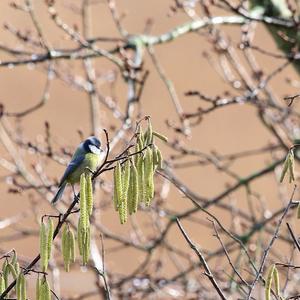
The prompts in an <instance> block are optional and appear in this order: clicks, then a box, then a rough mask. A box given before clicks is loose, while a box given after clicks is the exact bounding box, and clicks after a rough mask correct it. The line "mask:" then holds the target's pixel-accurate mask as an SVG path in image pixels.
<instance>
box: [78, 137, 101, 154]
mask: <svg viewBox="0 0 300 300" xmlns="http://www.w3.org/2000/svg"><path fill="white" fill-rule="evenodd" d="M83 148H84V150H85V151H86V152H92V153H94V154H100V152H101V151H102V149H101V142H100V141H99V139H97V138H96V137H95V136H90V137H89V138H87V139H86V140H85V141H84V142H83Z"/></svg>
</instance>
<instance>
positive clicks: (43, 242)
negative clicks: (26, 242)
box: [40, 218, 54, 272]
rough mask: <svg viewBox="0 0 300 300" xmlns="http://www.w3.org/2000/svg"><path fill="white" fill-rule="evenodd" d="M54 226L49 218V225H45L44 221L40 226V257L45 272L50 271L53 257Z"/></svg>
mask: <svg viewBox="0 0 300 300" xmlns="http://www.w3.org/2000/svg"><path fill="white" fill-rule="evenodd" d="M53 233H54V225H53V221H52V219H51V218H48V224H47V226H46V225H45V223H44V221H43V220H42V222H41V226H40V255H41V267H42V270H43V272H46V271H47V269H48V263H49V259H50V256H51V248H52V242H53Z"/></svg>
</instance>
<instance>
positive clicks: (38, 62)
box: [0, 0, 300, 299]
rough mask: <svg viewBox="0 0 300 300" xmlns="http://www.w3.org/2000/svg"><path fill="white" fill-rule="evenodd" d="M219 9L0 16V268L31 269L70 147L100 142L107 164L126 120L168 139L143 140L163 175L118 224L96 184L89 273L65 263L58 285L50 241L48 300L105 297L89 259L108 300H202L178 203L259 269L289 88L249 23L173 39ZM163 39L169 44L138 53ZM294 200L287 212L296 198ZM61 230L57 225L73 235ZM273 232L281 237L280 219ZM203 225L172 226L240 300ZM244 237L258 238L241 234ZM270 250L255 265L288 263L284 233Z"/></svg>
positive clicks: (38, 8)
mask: <svg viewBox="0 0 300 300" xmlns="http://www.w3.org/2000/svg"><path fill="white" fill-rule="evenodd" d="M243 2H245V1H243ZM226 3H227V1H171V0H163V1H158V0H153V1H138V0H122V1H100V0H90V1H87V0H86V1H80V0H76V1H68V0H57V1H49V0H48V1H36V0H32V1H21V0H20V1H15V2H13V1H6V0H3V1H1V2H0V16H1V18H0V20H1V29H0V67H1V70H0V91H1V93H0V102H1V110H2V118H1V128H0V139H1V142H2V143H1V145H0V165H1V168H0V172H1V173H0V175H1V179H2V180H1V185H0V190H1V203H2V205H1V210H0V229H1V230H0V241H1V244H0V250H1V253H2V254H5V253H7V252H8V251H9V250H10V249H15V250H16V251H17V253H18V257H19V259H20V261H21V263H20V264H21V266H22V265H23V266H26V264H27V263H28V262H30V261H31V260H32V259H33V258H34V257H35V255H36V254H38V252H39V244H38V230H39V225H38V223H39V220H40V217H41V216H42V215H44V214H59V213H63V212H65V211H66V209H67V207H68V206H69V205H70V203H71V199H72V192H71V188H70V189H68V191H67V192H66V194H65V196H64V201H63V203H60V204H59V205H58V206H57V207H55V208H53V207H52V206H51V204H50V203H49V201H51V198H52V197H53V194H54V193H55V191H56V186H57V184H58V181H59V179H60V177H61V175H62V174H63V171H64V169H65V166H66V164H67V162H68V161H69V160H70V155H72V153H73V151H74V150H75V149H76V147H77V145H78V144H79V143H80V142H81V141H82V140H83V139H85V138H86V137H88V136H89V135H91V134H95V135H96V136H98V137H100V138H101V140H102V143H103V145H105V143H106V142H105V135H104V134H103V130H102V129H106V130H107V132H108V135H109V139H110V141H111V146H112V147H111V152H110V158H111V159H112V158H114V157H116V156H117V155H118V154H120V153H121V151H122V149H124V147H126V146H128V144H129V143H130V142H131V138H132V137H133V134H134V130H135V123H136V121H138V120H140V119H142V118H143V117H145V116H150V117H151V122H152V126H153V128H154V130H156V131H157V132H159V133H161V134H163V135H165V136H167V137H168V142H167V143H165V142H163V141H160V140H159V139H158V140H157V145H158V147H159V148H160V149H161V151H162V153H163V156H164V158H165V169H164V170H162V171H161V172H159V173H157V174H156V176H155V183H156V185H155V186H156V193H155V198H154V200H153V203H152V205H151V207H150V208H145V207H141V208H140V210H139V211H138V212H137V213H136V214H134V215H133V216H130V217H129V220H128V222H127V223H126V224H125V225H121V224H120V222H119V216H118V213H117V212H115V210H114V208H113V205H112V173H111V171H110V172H105V173H103V174H102V175H101V176H100V177H99V178H98V179H97V183H96V187H95V188H96V193H95V211H94V214H93V225H94V227H93V242H92V244H93V243H94V247H95V248H94V250H93V251H94V254H93V255H92V258H91V263H90V266H88V267H81V265H80V259H78V261H77V262H76V264H74V266H73V267H71V272H70V273H66V272H65V271H64V270H63V267H62V258H61V254H60V241H59V238H58V239H56V240H55V251H54V254H53V258H52V259H51V263H50V271H49V274H48V278H49V281H50V282H51V287H52V288H53V290H54V291H55V292H56V294H57V296H58V299H85V298H87V299H100V298H101V297H103V299H104V298H105V296H103V295H104V294H105V293H104V292H103V280H102V278H101V277H99V276H98V275H97V273H96V272H95V271H94V269H93V266H97V262H98V265H99V263H100V265H101V266H102V263H103V261H102V259H103V257H101V251H102V249H103V248H104V249H105V256H104V261H105V270H106V272H107V278H108V283H109V284H110V288H111V294H112V298H116V299H140V298H142V297H143V298H147V299H216V298H217V297H218V296H217V294H216V292H215V291H214V290H213V288H212V286H211V284H210V282H209V280H208V278H207V277H206V276H205V275H203V268H202V267H201V266H197V267H196V265H197V264H198V258H197V256H196V255H195V254H194V253H193V251H192V250H191V249H190V248H189V245H188V244H187V243H186V241H185V240H184V238H183V236H182V234H181V232H180V231H179V229H178V227H177V226H176V222H174V219H172V218H174V216H181V214H184V213H185V212H188V211H190V210H192V209H194V207H195V205H194V204H193V202H191V201H190V199H189V197H190V198H192V199H194V200H196V201H197V202H198V203H199V204H200V205H206V204H205V203H209V202H210V201H216V204H215V205H209V206H208V208H207V209H208V211H209V212H210V213H212V214H213V215H214V216H215V217H216V218H217V219H218V220H219V221H220V222H221V223H222V225H223V226H224V227H225V228H226V229H227V230H228V231H230V232H231V233H232V234H233V235H234V236H236V237H238V238H240V239H241V240H242V241H243V242H244V243H245V246H246V248H247V249H248V252H249V255H250V256H251V258H252V260H253V262H254V263H256V264H257V266H259V264H260V262H261V257H262V254H263V251H264V249H265V247H266V245H267V243H268V241H269V240H270V238H271V237H272V236H273V233H274V230H275V228H276V224H277V223H276V220H277V217H280V216H281V215H282V212H283V211H282V208H283V207H285V206H286V204H287V202H288V200H289V198H290V196H291V192H292V190H293V184H290V185H289V184H288V180H286V181H285V182H284V183H283V184H280V183H279V177H280V174H281V170H282V164H283V162H284V158H285V155H286V153H287V151H288V149H289V147H290V146H292V145H293V143H295V141H296V140H297V139H298V138H300V136H299V129H298V124H299V123H298V117H299V116H298V108H299V105H298V103H297V100H295V101H294V103H293V104H292V106H290V107H288V106H287V101H286V100H284V97H286V96H288V95H294V94H297V91H298V90H299V85H300V83H299V81H298V74H297V72H296V70H295V69H294V67H293V65H292V62H291V61H290V62H289V61H288V60H287V59H286V57H285V54H284V53H283V52H281V51H280V50H279V49H278V48H277V45H276V40H275V39H274V36H272V35H271V34H270V30H269V28H267V27H266V26H265V24H264V22H263V21H262V22H254V21H251V22H250V21H249V20H248V21H243V22H241V21H239V19H236V20H234V21H235V22H236V24H229V25H228V24H221V25H215V24H213V22H212V23H210V24H207V25H205V26H204V25H203V26H201V28H200V27H198V30H194V29H193V28H192V27H190V29H187V30H186V31H185V32H183V31H184V30H183V31H182V32H181V33H180V29H178V31H176V28H177V27H178V26H181V27H179V28H188V26H190V24H196V25H197V26H199V24H197V23H196V22H197V21H199V20H208V19H209V18H210V19H211V18H213V17H217V16H220V17H226V16H236V17H237V16H238V14H237V13H236V12H233V11H231V8H230V7H229V6H228V5H226ZM236 4H237V3H233V5H236ZM235 22H232V23H235ZM221 23H222V22H221ZM224 23H226V19H225V21H224ZM278 30H279V29H278ZM126 32H127V33H128V34H127V33H126ZM170 32H179V34H178V36H177V35H173V36H171V34H169V35H167V40H163V39H161V40H157V41H155V42H153V40H154V39H155V37H156V38H157V37H159V36H161V35H162V34H165V33H170ZM143 37H144V40H143V39H142V38H143ZM151 37H152V38H153V40H152V41H151ZM135 38H136V39H135ZM138 38H140V40H138ZM141 41H142V42H144V44H142V42H141ZM245 41H246V42H245ZM140 44H141V45H140ZM245 45H246V46H245ZM249 45H250V46H249ZM251 46H253V47H251ZM99 49H100V51H99ZM48 50H49V51H50V57H48V58H47V51H48ZM101 51H102V52H101ZM264 51H265V52H264ZM103 53H104V56H103V55H102V54H103ZM107 53H111V54H112V55H113V59H111V57H110V56H109V55H107ZM114 58H116V60H117V62H115V61H113V60H114ZM251 93H252V94H251ZM249 94H250V95H252V96H250V98H247V96H249ZM239 97H240V98H239ZM219 100H220V101H219ZM230 102H232V103H230ZM143 124H144V126H145V127H144V128H146V124H147V123H146V122H144V123H143ZM49 149H50V150H49ZM49 153H50V154H49ZM268 168H269V169H268ZM297 176H298V173H297V167H296V180H297ZM236 185H237V186H236ZM232 187H234V188H233V189H232ZM76 188H77V190H78V187H76ZM186 191H187V194H188V195H187V194H186ZM294 197H295V198H294V200H295V201H296V200H297V199H298V190H296V193H295V196H294ZM219 204H220V205H219ZM222 204H223V206H222ZM196 210H197V209H196ZM76 217H77V216H76V215H72V216H71V222H74V224H76ZM287 217H288V218H289V223H290V224H291V226H292V227H293V230H294V233H295V234H296V235H297V232H298V231H299V230H298V228H297V227H298V221H297V219H296V217H295V215H294V213H293V212H292V211H291V212H290V213H288V215H287ZM170 220H171V221H170ZM172 220H173V221H172ZM211 220H212V217H211V216H208V215H207V214H206V213H205V212H203V211H201V210H200V209H198V210H197V211H195V212H194V213H192V214H188V216H183V217H182V219H181V222H182V225H183V226H184V228H185V230H186V232H187V233H188V235H189V236H190V238H191V239H192V240H193V241H194V242H195V243H196V244H197V245H198V246H199V247H200V249H201V250H202V252H203V254H204V256H205V257H206V258H207V261H208V262H209V265H210V267H211V270H212V271H213V273H214V275H215V277H216V278H217V280H218V281H219V284H220V286H221V288H222V289H223V291H224V292H225V294H226V295H227V297H228V298H227V299H245V294H247V292H245V290H246V291H247V287H245V286H244V287H243V288H241V287H239V284H241V280H240V278H239V277H238V276H237V275H236V274H235V272H234V271H233V270H232V268H231V267H230V265H229V262H228V259H227V258H226V256H225V254H224V253H225V252H224V249H223V247H222V246H221V244H220V241H219V240H218V239H217V238H216V236H215V235H216V233H215V231H214V227H213V224H212V222H211ZM268 220H270V221H268ZM264 221H266V222H265V223H264ZM169 222H171V223H170V226H169V227H168V229H167V231H166V232H165V233H166V234H165V235H164V231H165V229H166V228H167V227H166V226H167V224H169ZM261 222H263V224H262V223H261ZM257 224H262V226H261V227H260V228H259V229H254V231H253V228H257ZM255 226H256V227H255ZM217 228H219V227H218V226H217ZM219 230H220V235H221V238H222V240H223V243H224V244H225V245H227V243H228V245H227V247H228V251H229V253H230V256H231V259H232V261H233V264H234V265H235V266H236V268H237V270H239V271H240V272H241V274H242V276H243V278H245V280H249V282H251V281H252V280H253V279H254V278H255V276H254V275H253V269H251V267H250V265H249V261H248V258H247V255H245V253H244V251H243V250H242V248H241V247H240V245H238V244H234V245H232V239H231V238H230V237H229V236H228V235H227V234H224V233H223V232H222V230H221V229H220V228H219ZM250 232H251V234H249V235H247V234H248V233H250ZM100 235H102V236H103V243H101V239H100ZM242 237H244V240H243V239H242ZM158 240H159V242H158V243H156V241H158ZM126 241H128V244H127V243H126ZM153 243H154V244H153ZM155 243H156V244H155ZM233 243H234V242H233ZM275 244H276V246H275V247H274V249H273V248H272V251H270V253H269V256H268V259H267V263H266V265H267V266H268V265H269V264H271V263H273V262H278V261H280V262H285V263H288V262H291V261H292V262H293V264H297V261H298V258H297V255H298V253H297V255H296V254H295V252H294V251H295V250H294V246H293V243H292V240H291V239H290V237H289V235H288V232H287V228H286V226H285V224H283V225H282V231H280V234H279V238H278V239H277V240H276V242H275ZM149 245H150V247H149ZM151 245H152V246H153V245H154V246H153V247H152V248H151ZM95 249H97V250H95ZM35 268H36V269H38V265H37V266H36V267H35ZM286 272H287V270H286V269H285V268H283V269H282V270H281V269H280V274H281V276H282V277H283V278H289V279H290V280H291V281H292V284H288V283H287V282H286V284H285V285H284V283H282V287H281V288H282V291H283V295H285V296H286V297H287V296H288V295H290V296H291V295H293V293H296V292H297V287H296V286H297V282H298V280H299V278H298V276H297V271H295V270H293V271H291V272H290V273H289V274H288V275H287V273H286ZM35 278H36V274H34V272H32V273H30V274H29V276H28V288H29V298H31V299H35V298H34V296H33V294H34V281H35ZM286 280H288V279H286ZM283 282H284V279H283ZM241 285H243V283H242V284H241ZM263 293H264V285H263V283H262V282H259V283H258V284H257V286H256V288H255V292H254V294H253V297H255V299H262V297H263V296H262V295H263ZM99 297H100V298H99Z"/></svg>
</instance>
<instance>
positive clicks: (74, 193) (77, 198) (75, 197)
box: [72, 184, 79, 202]
mask: <svg viewBox="0 0 300 300" xmlns="http://www.w3.org/2000/svg"><path fill="white" fill-rule="evenodd" d="M72 190H73V195H74V199H76V201H77V202H79V197H78V196H77V195H76V192H75V188H74V185H73V184H72Z"/></svg>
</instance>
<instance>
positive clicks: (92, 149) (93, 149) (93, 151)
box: [89, 145, 100, 155]
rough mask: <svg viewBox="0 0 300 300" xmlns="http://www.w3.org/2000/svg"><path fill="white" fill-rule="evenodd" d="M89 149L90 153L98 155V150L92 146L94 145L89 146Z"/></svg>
mask: <svg viewBox="0 0 300 300" xmlns="http://www.w3.org/2000/svg"><path fill="white" fill-rule="evenodd" d="M89 148H90V150H91V152H92V153H94V154H98V155H99V154H100V149H99V148H97V147H96V146H94V145H89Z"/></svg>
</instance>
